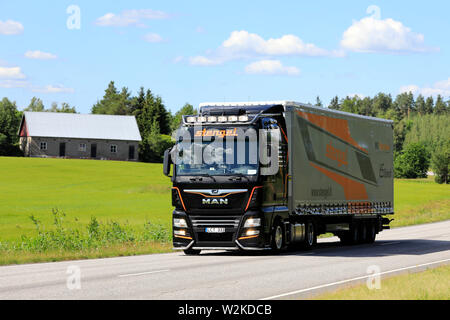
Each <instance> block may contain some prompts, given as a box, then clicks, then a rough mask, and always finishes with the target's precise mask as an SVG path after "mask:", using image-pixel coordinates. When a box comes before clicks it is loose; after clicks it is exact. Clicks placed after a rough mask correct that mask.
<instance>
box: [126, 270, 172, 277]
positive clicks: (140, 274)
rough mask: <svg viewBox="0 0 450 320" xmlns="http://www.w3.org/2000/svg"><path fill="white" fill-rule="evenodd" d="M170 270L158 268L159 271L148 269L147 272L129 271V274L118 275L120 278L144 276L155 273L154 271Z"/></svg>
mask: <svg viewBox="0 0 450 320" xmlns="http://www.w3.org/2000/svg"><path fill="white" fill-rule="evenodd" d="M167 271H170V270H169V269H167V270H157V271H147V272H140V273H129V274H121V275H119V276H118V277H119V278H124V277H133V276H142V275H144V274H153V273H161V272H167Z"/></svg>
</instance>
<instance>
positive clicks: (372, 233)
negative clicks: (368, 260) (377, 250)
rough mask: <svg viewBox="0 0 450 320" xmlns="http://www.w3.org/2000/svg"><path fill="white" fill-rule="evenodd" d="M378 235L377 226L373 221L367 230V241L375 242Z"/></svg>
mask: <svg viewBox="0 0 450 320" xmlns="http://www.w3.org/2000/svg"><path fill="white" fill-rule="evenodd" d="M376 236H377V230H376V228H375V224H374V223H371V224H369V228H368V230H367V238H366V243H374V242H375V238H376Z"/></svg>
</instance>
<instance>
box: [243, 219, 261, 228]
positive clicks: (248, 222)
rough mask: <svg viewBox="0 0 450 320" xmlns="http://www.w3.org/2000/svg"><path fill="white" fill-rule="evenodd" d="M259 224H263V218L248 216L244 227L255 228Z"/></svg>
mask: <svg viewBox="0 0 450 320" xmlns="http://www.w3.org/2000/svg"><path fill="white" fill-rule="evenodd" d="M259 226H261V218H248V219H247V220H246V221H245V224H244V228H255V227H259Z"/></svg>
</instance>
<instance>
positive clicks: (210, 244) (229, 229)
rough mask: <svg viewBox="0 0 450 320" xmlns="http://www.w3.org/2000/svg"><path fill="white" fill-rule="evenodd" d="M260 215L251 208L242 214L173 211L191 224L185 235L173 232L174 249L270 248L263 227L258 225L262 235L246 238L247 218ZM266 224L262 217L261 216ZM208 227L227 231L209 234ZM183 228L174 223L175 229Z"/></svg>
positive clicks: (177, 216)
mask: <svg viewBox="0 0 450 320" xmlns="http://www.w3.org/2000/svg"><path fill="white" fill-rule="evenodd" d="M250 216H252V217H261V218H262V215H261V213H260V212H258V211H248V212H247V213H245V214H244V215H241V216H235V215H233V216H232V215H230V216H223V215H221V216H214V215H202V216H191V215H187V214H186V213H185V212H183V211H179V210H174V212H173V218H183V219H185V220H186V222H187V224H188V228H187V229H185V231H186V234H185V235H184V236H181V237H180V236H179V235H176V234H175V233H174V234H173V249H174V250H187V249H196V250H265V249H267V248H268V245H267V239H266V238H267V237H266V235H265V234H264V232H263V230H264V228H263V226H261V227H259V228H258V229H259V231H260V232H259V235H258V236H255V237H245V236H244V234H243V232H245V230H246V229H244V228H243V225H244V223H245V220H246V219H247V218H248V217H250ZM261 221H262V223H264V222H263V221H264V220H263V219H261ZM208 227H222V228H225V232H224V233H217V234H215V233H206V231H205V229H206V228H208ZM179 229H181V228H177V227H175V226H173V230H174V232H175V231H176V230H179Z"/></svg>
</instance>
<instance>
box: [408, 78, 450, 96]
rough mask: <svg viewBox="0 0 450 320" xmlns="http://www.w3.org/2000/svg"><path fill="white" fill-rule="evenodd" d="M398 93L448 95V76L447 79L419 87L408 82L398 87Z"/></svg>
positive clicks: (449, 83) (449, 94)
mask: <svg viewBox="0 0 450 320" xmlns="http://www.w3.org/2000/svg"><path fill="white" fill-rule="evenodd" d="M399 91H400V93H403V92H412V93H413V94H421V95H423V96H425V97H427V96H437V95H438V94H440V95H441V96H444V97H448V96H450V77H449V78H448V79H447V80H442V81H438V82H435V83H434V84H433V85H432V86H424V87H419V86H418V85H415V84H410V85H406V86H402V87H400V90H399Z"/></svg>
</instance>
